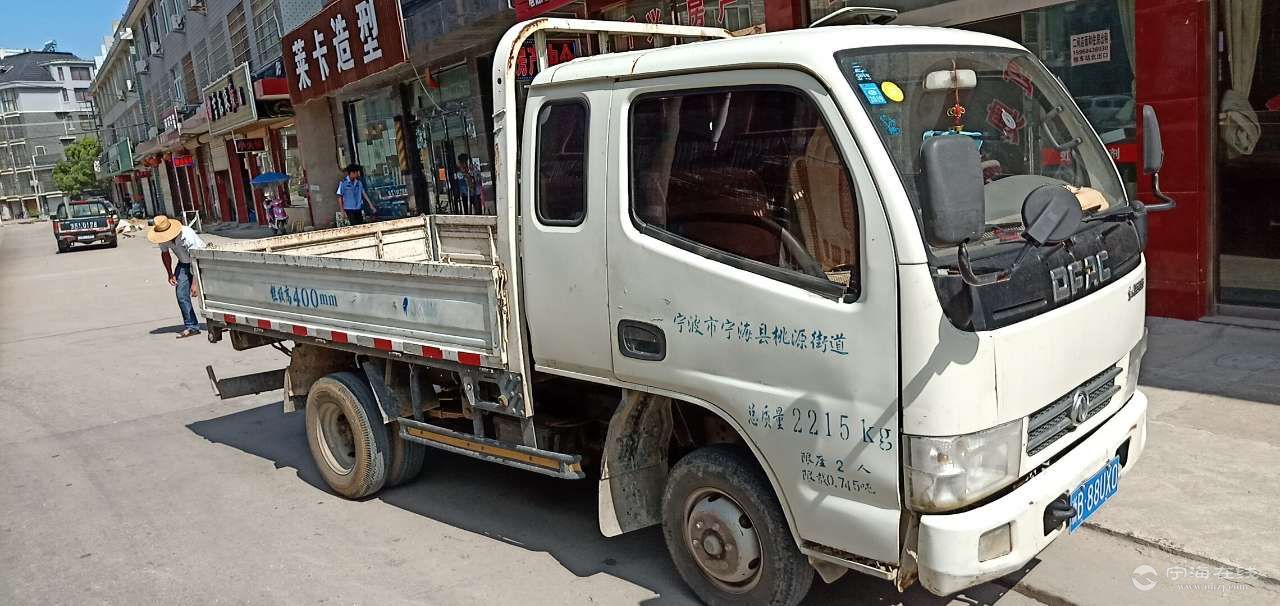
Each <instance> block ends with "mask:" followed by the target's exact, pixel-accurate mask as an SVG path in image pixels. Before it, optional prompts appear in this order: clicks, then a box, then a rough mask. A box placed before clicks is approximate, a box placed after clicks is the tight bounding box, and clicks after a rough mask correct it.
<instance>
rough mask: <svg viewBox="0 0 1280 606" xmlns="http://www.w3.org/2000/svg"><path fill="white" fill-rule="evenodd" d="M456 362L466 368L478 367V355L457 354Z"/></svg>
mask: <svg viewBox="0 0 1280 606" xmlns="http://www.w3.org/2000/svg"><path fill="white" fill-rule="evenodd" d="M458 362H459V363H460V364H466V365H467V366H479V365H480V354H473V353H462V352H458Z"/></svg>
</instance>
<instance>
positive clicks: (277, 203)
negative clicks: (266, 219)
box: [267, 192, 289, 236]
mask: <svg viewBox="0 0 1280 606" xmlns="http://www.w3.org/2000/svg"><path fill="white" fill-rule="evenodd" d="M267 207H268V208H270V209H271V233H272V234H275V235H277V236H282V235H284V234H286V233H288V224H289V213H287V212H285V210H284V199H283V198H280V197H279V196H274V195H272V193H271V192H267Z"/></svg>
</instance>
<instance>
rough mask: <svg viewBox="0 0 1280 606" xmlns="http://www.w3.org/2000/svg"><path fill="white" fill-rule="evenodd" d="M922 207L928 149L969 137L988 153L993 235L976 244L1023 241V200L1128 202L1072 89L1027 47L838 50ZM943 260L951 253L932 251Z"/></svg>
mask: <svg viewBox="0 0 1280 606" xmlns="http://www.w3.org/2000/svg"><path fill="white" fill-rule="evenodd" d="M836 59H837V61H838V62H839V64H840V68H841V70H842V71H843V73H844V75H845V77H847V78H848V79H849V83H850V84H851V85H852V86H853V87H854V89H855V94H856V95H857V96H858V97H859V98H860V99H861V101H862V103H863V104H864V105H865V106H866V108H867V111H868V113H869V114H870V115H871V119H872V123H873V124H874V126H875V127H876V128H877V130H878V131H879V133H880V137H881V138H882V139H883V140H884V144H885V146H886V148H888V150H889V154H890V155H891V156H892V158H893V161H894V162H895V163H896V164H897V168H898V170H899V172H900V174H901V175H902V177H903V181H904V185H905V186H906V189H907V193H908V195H909V196H910V197H911V201H912V203H913V204H914V205H915V206H916V208H917V209H919V207H920V201H919V196H920V187H918V184H917V178H918V177H919V175H920V172H921V170H920V146H921V144H922V143H923V142H924V141H925V140H926V139H928V138H930V137H948V136H952V137H954V136H959V137H968V138H970V139H972V140H973V144H974V145H975V146H976V147H977V148H978V152H979V155H980V156H981V158H982V172H983V181H984V182H985V184H986V186H985V188H984V191H985V193H986V219H987V226H986V230H985V233H984V234H983V236H982V238H981V239H980V241H978V242H974V243H971V244H970V248H971V249H978V250H979V254H981V252H980V249H981V248H983V247H987V246H992V245H998V244H1000V243H1002V242H1010V241H1019V240H1020V238H1021V234H1022V228H1023V225H1022V215H1021V210H1022V202H1023V200H1025V199H1026V197H1027V194H1029V193H1031V191H1032V190H1034V189H1035V188H1037V187H1039V186H1041V185H1045V184H1059V185H1064V186H1068V187H1069V188H1070V189H1071V191H1073V192H1074V193H1075V194H1076V197H1077V198H1079V199H1080V202H1081V205H1082V207H1083V208H1084V209H1085V213H1086V215H1088V214H1100V213H1110V212H1115V211H1117V210H1119V209H1121V208H1123V207H1126V206H1127V204H1128V202H1127V197H1126V195H1125V191H1124V185H1122V183H1121V181H1120V176H1119V174H1118V173H1117V172H1116V168H1115V165H1114V163H1113V162H1112V160H1111V157H1110V156H1109V155H1108V154H1107V151H1106V150H1105V148H1103V146H1102V144H1101V143H1100V142H1099V141H1098V138H1097V136H1096V135H1095V134H1094V132H1093V130H1092V128H1091V127H1090V126H1089V123H1088V122H1087V121H1086V120H1085V118H1084V116H1083V115H1081V113H1080V110H1079V109H1077V107H1076V105H1075V103H1074V102H1072V100H1071V98H1070V96H1069V95H1068V94H1067V92H1066V90H1065V89H1063V87H1062V86H1061V85H1060V84H1059V83H1058V81H1057V80H1056V79H1055V78H1054V77H1053V75H1052V74H1051V73H1049V71H1048V70H1046V69H1045V68H1044V66H1043V65H1041V64H1040V62H1039V61H1037V60H1036V59H1034V58H1033V57H1032V56H1031V55H1030V54H1029V53H1027V52H1025V51H1020V50H1016V49H1002V48H974V47H926V48H918V47H913V48H890V49H875V50H874V51H865V50H850V51H844V52H841V53H839V54H838V55H837V56H836ZM934 254H935V255H937V256H940V257H943V258H944V259H945V258H946V257H952V258H953V257H954V247H950V248H949V250H941V249H938V248H935V249H934Z"/></svg>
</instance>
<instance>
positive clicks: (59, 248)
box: [58, 240, 71, 254]
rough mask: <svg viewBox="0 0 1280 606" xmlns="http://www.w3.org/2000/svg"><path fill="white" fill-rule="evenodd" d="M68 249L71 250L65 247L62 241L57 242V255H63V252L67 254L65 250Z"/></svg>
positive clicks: (65, 244)
mask: <svg viewBox="0 0 1280 606" xmlns="http://www.w3.org/2000/svg"><path fill="white" fill-rule="evenodd" d="M68 248H71V247H70V246H67V243H66V242H63V241H62V240H58V254H62V253H64V252H67V249H68Z"/></svg>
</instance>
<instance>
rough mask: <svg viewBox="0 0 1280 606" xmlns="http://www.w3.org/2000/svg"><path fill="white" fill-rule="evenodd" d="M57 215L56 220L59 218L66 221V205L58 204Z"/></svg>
mask: <svg viewBox="0 0 1280 606" xmlns="http://www.w3.org/2000/svg"><path fill="white" fill-rule="evenodd" d="M57 214H58V218H59V219H66V218H67V205H66V204H59V205H58V213H57Z"/></svg>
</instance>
